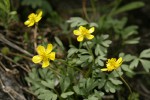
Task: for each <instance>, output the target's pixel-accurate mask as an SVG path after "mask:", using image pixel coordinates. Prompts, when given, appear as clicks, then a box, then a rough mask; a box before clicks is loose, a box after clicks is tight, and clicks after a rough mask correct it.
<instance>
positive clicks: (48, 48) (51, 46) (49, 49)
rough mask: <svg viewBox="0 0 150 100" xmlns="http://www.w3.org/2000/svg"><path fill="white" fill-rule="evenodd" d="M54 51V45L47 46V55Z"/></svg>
mask: <svg viewBox="0 0 150 100" xmlns="http://www.w3.org/2000/svg"><path fill="white" fill-rule="evenodd" d="M52 49H53V45H52V44H48V45H47V49H46V53H47V54H49V53H50V52H51V51H52Z"/></svg>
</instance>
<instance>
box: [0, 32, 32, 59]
mask: <svg viewBox="0 0 150 100" xmlns="http://www.w3.org/2000/svg"><path fill="white" fill-rule="evenodd" d="M0 41H1V42H3V43H5V44H7V45H9V46H10V47H12V48H14V49H17V50H18V51H20V52H22V53H24V54H26V55H28V56H33V55H32V54H31V53H29V52H28V51H26V50H24V49H22V48H20V47H19V46H17V45H16V44H14V43H12V42H10V41H8V40H7V39H6V38H5V37H4V35H2V34H0Z"/></svg>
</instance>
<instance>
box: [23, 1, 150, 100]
mask: <svg viewBox="0 0 150 100" xmlns="http://www.w3.org/2000/svg"><path fill="white" fill-rule="evenodd" d="M117 1H118V0H116V1H115V2H116V5H115V6H114V8H113V9H112V10H111V11H110V12H109V13H105V14H103V15H101V16H100V18H98V19H97V22H94V21H93V22H92V21H87V20H86V19H83V18H81V17H72V18H70V19H69V20H67V23H69V24H70V28H71V30H74V31H72V32H71V34H72V33H74V37H76V36H77V37H76V41H78V43H79V44H78V45H73V44H71V43H70V45H69V49H68V50H67V48H65V46H64V43H63V42H62V41H61V40H60V39H59V38H58V37H54V39H55V42H54V43H47V45H39V46H36V45H35V47H36V48H35V50H36V51H37V53H38V55H35V56H33V58H32V61H33V62H34V63H40V64H42V68H41V67H37V66H39V65H37V64H36V65H37V66H35V65H34V66H32V71H31V72H29V75H28V76H27V77H26V80H27V82H28V83H29V84H31V90H32V91H33V93H34V94H35V95H36V96H37V98H38V99H40V100H102V98H105V97H106V96H107V95H108V94H110V93H116V92H119V91H123V92H126V93H127V94H128V96H127V97H125V99H128V100H138V97H139V95H138V94H137V93H135V92H136V91H134V89H133V88H132V87H133V86H132V85H131V84H130V82H127V81H126V79H125V78H123V76H124V77H130V78H132V77H133V76H134V75H135V74H136V72H135V71H134V69H135V68H137V67H138V66H140V65H139V64H140V63H141V64H142V66H143V68H144V69H145V71H146V72H149V70H150V67H149V64H150V61H149V60H148V59H149V58H150V49H146V50H143V51H142V52H141V53H140V55H134V53H133V54H129V53H127V52H124V51H125V50H124V49H125V47H126V46H129V45H135V44H137V43H139V39H140V38H139V37H137V34H138V31H137V29H138V27H137V26H136V25H131V26H127V25H126V23H127V17H123V18H120V19H119V18H116V17H115V16H116V15H118V14H119V13H122V12H125V11H128V10H132V9H135V8H139V7H142V6H143V5H144V4H143V3H142V2H133V3H130V4H127V5H125V6H122V7H119V4H120V2H117ZM119 1H121V0H119ZM32 20H33V19H32ZM34 20H36V18H35V19H34ZM35 22H36V21H35ZM33 24H34V23H33ZM36 25H37V24H36ZM28 26H29V27H30V26H32V25H30V24H29V25H28ZM69 36H70V35H69ZM70 38H71V37H70ZM35 39H36V38H35ZM58 48H59V49H61V50H62V52H63V53H64V57H63V58H57V51H58ZM110 49H111V50H110ZM52 51H53V52H52ZM66 51H67V54H66V55H65V52H66ZM55 55H56V57H55ZM50 60H52V61H50ZM123 84H124V85H126V87H123ZM126 88H127V89H128V91H126V90H123V89H126ZM125 96H126V95H125Z"/></svg>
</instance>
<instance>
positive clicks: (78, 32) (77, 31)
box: [73, 30, 81, 35]
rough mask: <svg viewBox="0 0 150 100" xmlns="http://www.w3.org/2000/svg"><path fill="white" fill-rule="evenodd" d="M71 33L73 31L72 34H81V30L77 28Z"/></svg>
mask: <svg viewBox="0 0 150 100" xmlns="http://www.w3.org/2000/svg"><path fill="white" fill-rule="evenodd" d="M73 33H74V35H80V34H81V32H80V31H79V30H74V31H73Z"/></svg>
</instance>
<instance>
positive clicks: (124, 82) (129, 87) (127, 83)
mask: <svg viewBox="0 0 150 100" xmlns="http://www.w3.org/2000/svg"><path fill="white" fill-rule="evenodd" d="M115 71H116V73H117V74H118V75H119V77H120V78H121V80H122V81H123V82H124V83H125V85H126V86H127V87H128V89H129V91H130V93H132V90H131V88H130V86H129V84H128V83H127V82H126V81H125V79H124V78H123V77H122V76H121V75H120V74H119V73H118V71H117V70H115Z"/></svg>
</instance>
